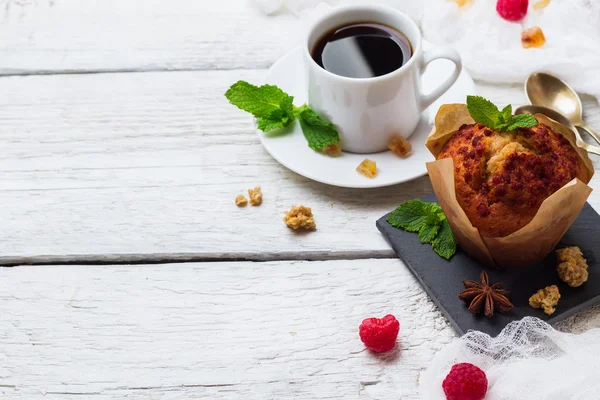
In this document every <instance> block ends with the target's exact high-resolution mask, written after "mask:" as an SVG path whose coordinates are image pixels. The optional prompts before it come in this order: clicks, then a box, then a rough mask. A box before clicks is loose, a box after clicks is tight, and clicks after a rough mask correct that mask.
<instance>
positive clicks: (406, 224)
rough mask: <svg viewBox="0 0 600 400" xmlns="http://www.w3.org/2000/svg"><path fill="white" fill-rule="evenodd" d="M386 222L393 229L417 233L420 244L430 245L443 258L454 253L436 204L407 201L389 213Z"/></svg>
mask: <svg viewBox="0 0 600 400" xmlns="http://www.w3.org/2000/svg"><path fill="white" fill-rule="evenodd" d="M387 222H388V223H389V224H390V225H392V226H393V227H396V228H401V229H404V230H406V231H408V232H417V233H418V234H419V239H420V240H421V243H431V244H432V246H433V249H434V251H435V252H436V253H438V254H439V255H440V256H442V257H444V258H447V259H449V258H450V257H452V255H453V254H454V253H455V252H456V242H455V241H454V236H453V235H452V230H451V229H450V225H449V224H448V220H447V219H446V216H445V215H444V213H443V211H442V208H441V207H440V206H439V205H437V204H436V203H426V202H424V201H421V200H411V201H407V202H405V203H402V204H400V205H399V206H398V208H396V209H395V210H394V211H392V212H391V213H390V215H389V216H388V217H387ZM452 249H454V250H452Z"/></svg>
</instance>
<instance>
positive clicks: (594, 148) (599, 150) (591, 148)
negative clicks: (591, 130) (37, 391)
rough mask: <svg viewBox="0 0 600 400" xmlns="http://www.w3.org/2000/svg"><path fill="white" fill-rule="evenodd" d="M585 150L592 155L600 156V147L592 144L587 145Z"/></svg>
mask: <svg viewBox="0 0 600 400" xmlns="http://www.w3.org/2000/svg"><path fill="white" fill-rule="evenodd" d="M583 148H584V149H585V150H586V151H587V152H588V153H592V154H595V155H597V156H600V147H598V146H592V145H590V144H587V145H586V146H583Z"/></svg>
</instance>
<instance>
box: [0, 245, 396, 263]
mask: <svg viewBox="0 0 600 400" xmlns="http://www.w3.org/2000/svg"><path fill="white" fill-rule="evenodd" d="M397 258H398V257H396V255H395V254H394V252H393V250H392V249H391V248H390V249H389V250H375V251H364V250H362V251H356V252H354V251H333V252H322V251H317V252H306V253H302V252H298V253H296V252H290V251H282V252H277V253H252V252H234V253H230V254H217V253H214V254H211V253H202V254H195V253H151V254H99V255H98V254H89V255H88V254H70V255H60V256H57V255H52V256H43V255H42V256H31V257H23V256H15V257H11V256H4V257H0V267H18V266H27V265H131V264H183V263H190V262H217V263H218V262H234V261H249V262H271V261H332V260H368V259H397Z"/></svg>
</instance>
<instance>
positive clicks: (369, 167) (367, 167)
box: [356, 158, 377, 179]
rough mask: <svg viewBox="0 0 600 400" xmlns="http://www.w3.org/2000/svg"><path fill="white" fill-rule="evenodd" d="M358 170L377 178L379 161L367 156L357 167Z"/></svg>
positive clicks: (362, 173) (363, 174)
mask: <svg viewBox="0 0 600 400" xmlns="http://www.w3.org/2000/svg"><path fill="white" fill-rule="evenodd" d="M356 171H357V172H358V173H359V174H361V175H362V176H366V177H367V178H371V179H373V178H375V175H377V163H376V162H375V161H373V160H369V159H368V158H365V160H364V161H363V162H361V163H360V164H359V166H358V167H356Z"/></svg>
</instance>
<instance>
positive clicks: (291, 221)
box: [283, 206, 317, 231]
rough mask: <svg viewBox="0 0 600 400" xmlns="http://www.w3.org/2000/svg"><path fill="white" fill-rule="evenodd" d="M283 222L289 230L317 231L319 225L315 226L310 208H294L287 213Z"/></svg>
mask: <svg viewBox="0 0 600 400" xmlns="http://www.w3.org/2000/svg"><path fill="white" fill-rule="evenodd" d="M283 222H285V224H286V225H287V226H288V228H291V229H293V230H298V229H304V230H309V231H314V230H315V229H317V225H316V224H315V219H314V217H313V213H312V210H311V209H310V207H305V206H292V208H290V211H287V212H286V213H285V217H283Z"/></svg>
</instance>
